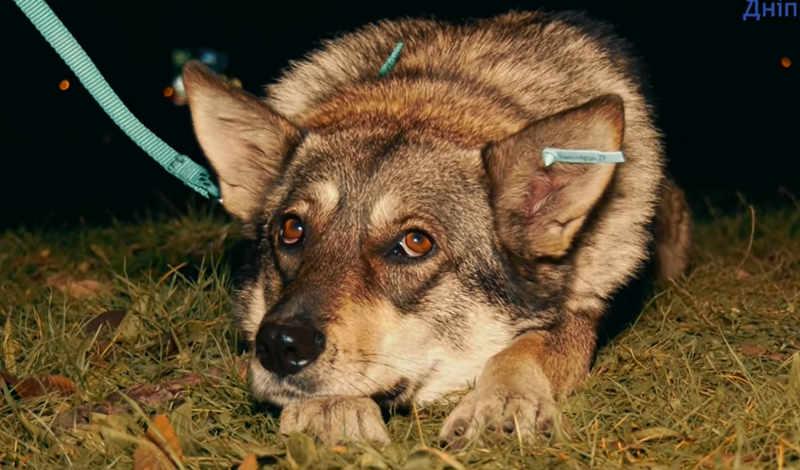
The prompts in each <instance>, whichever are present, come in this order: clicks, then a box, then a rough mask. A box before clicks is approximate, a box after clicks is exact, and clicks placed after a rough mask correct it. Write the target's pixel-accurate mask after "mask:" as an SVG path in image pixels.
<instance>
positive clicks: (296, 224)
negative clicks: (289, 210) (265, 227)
mask: <svg viewBox="0 0 800 470" xmlns="http://www.w3.org/2000/svg"><path fill="white" fill-rule="evenodd" d="M302 237H303V222H302V221H301V220H300V219H298V218H297V217H289V218H287V219H286V220H285V221H284V222H283V226H282V227H281V241H282V242H283V243H284V244H285V245H293V244H295V243H297V242H298V241H299V240H300V239H301V238H302Z"/></svg>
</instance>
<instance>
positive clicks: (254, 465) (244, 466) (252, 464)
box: [237, 454, 258, 470]
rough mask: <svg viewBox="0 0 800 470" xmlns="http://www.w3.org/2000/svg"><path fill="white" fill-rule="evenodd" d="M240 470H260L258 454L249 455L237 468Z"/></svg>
mask: <svg viewBox="0 0 800 470" xmlns="http://www.w3.org/2000/svg"><path fill="white" fill-rule="evenodd" d="M237 469H238V470H258V458H256V454H247V457H245V458H244V460H242V463H241V464H239V467H237Z"/></svg>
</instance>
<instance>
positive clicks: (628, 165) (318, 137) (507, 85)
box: [183, 11, 691, 445]
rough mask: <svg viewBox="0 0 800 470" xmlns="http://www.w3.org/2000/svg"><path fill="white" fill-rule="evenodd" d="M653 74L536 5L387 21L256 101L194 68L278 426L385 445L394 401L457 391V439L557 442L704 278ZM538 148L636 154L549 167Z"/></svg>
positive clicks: (253, 369) (197, 127) (247, 329)
mask: <svg viewBox="0 0 800 470" xmlns="http://www.w3.org/2000/svg"><path fill="white" fill-rule="evenodd" d="M399 42H402V49H400V54H399V55H398V56H397V57H396V62H395V63H394V65H393V66H391V64H390V65H389V67H388V68H389V69H390V70H388V72H386V73H379V71H380V70H381V68H382V67H383V66H384V64H385V63H386V62H387V58H388V57H389V56H390V54H392V52H393V51H394V50H395V46H396V45H397V43H399ZM643 75H644V74H643V73H642V72H641V67H640V65H639V62H638V59H637V58H636V55H635V54H634V53H633V52H632V48H631V47H630V46H629V45H628V43H627V42H626V41H625V40H624V39H622V38H621V37H619V36H617V35H616V34H615V33H614V31H613V29H612V28H611V27H610V26H608V25H606V24H605V23H603V22H599V21H596V20H593V19H592V18H591V17H589V16H587V15H586V14H585V13H581V12H566V13H549V12H542V11H537V12H517V11H513V12H510V13H507V14H503V15H499V16H496V17H493V18H488V19H473V20H469V21H465V22H462V23H448V22H444V21H440V20H436V19H409V18H405V19H398V20H393V21H389V20H386V21H381V22H377V23H372V24H369V25H366V26H364V27H362V28H361V29H359V30H356V31H354V32H350V33H347V34H344V35H342V36H340V37H338V38H336V39H331V40H325V41H322V43H321V44H320V45H319V46H318V47H317V48H316V49H315V50H313V51H312V52H310V53H309V54H308V55H306V56H305V57H304V58H303V59H302V60H300V61H298V62H293V63H291V66H290V67H289V68H288V69H287V70H285V71H284V72H283V73H282V75H281V77H280V78H279V79H278V80H276V81H275V83H274V84H272V85H269V86H267V87H266V97H265V98H257V97H255V96H254V95H251V94H249V93H247V92H245V91H243V90H241V89H238V88H234V87H232V86H231V85H230V84H228V83H227V82H225V81H224V80H222V79H221V78H219V77H217V76H216V75H215V74H214V73H212V72H210V71H209V70H208V69H207V68H206V67H205V66H204V65H202V64H200V63H197V62H191V63H189V64H187V65H186V66H185V68H184V71H183V77H184V83H185V87H186V92H187V97H188V100H189V109H190V114H191V119H192V123H193V128H194V132H195V135H196V137H197V140H198V143H199V145H200V146H201V148H202V150H203V152H204V154H205V155H206V157H207V159H208V161H209V162H210V164H211V166H212V168H213V170H214V172H215V173H216V175H217V177H218V179H219V183H220V188H221V194H222V205H223V207H224V208H225V210H226V211H227V213H229V214H230V216H232V217H233V218H235V219H237V220H238V221H240V223H241V229H242V230H241V242H240V243H241V246H240V247H239V249H240V254H241V256H240V259H241V260H242V263H241V264H240V265H238V267H236V269H235V270H234V272H233V276H232V277H233V294H232V297H233V298H234V300H235V318H236V319H237V324H238V326H239V328H240V330H241V333H242V337H243V338H244V340H245V341H246V342H247V344H248V345H250V349H251V350H252V355H251V362H250V363H249V381H250V388H251V390H252V394H253V397H254V399H255V400H257V401H261V402H267V403H270V404H273V405H275V406H277V407H279V408H281V409H282V410H281V414H280V432H281V433H283V434H290V433H293V432H308V433H311V434H313V435H315V436H316V437H317V438H319V439H320V440H322V441H323V442H328V443H335V442H341V441H345V440H361V441H367V442H372V443H376V444H382V443H386V442H388V441H389V436H388V433H387V427H386V424H385V421H384V419H383V417H382V414H381V408H382V407H389V406H392V405H409V404H415V405H417V406H426V405H429V404H430V403H433V402H436V401H439V400H445V399H447V397H451V396H453V395H454V394H457V393H458V392H459V391H466V392H467V393H466V395H464V396H463V398H462V399H460V401H459V402H458V404H457V405H456V406H455V408H454V409H453V411H452V412H451V413H450V414H449V415H448V416H447V418H446V420H445V421H444V424H443V426H442V428H441V432H440V436H441V438H442V439H443V440H444V441H446V442H449V443H451V444H453V445H458V443H464V442H467V441H469V440H471V439H473V438H477V437H480V436H481V433H482V432H483V431H484V430H486V429H488V430H490V431H491V430H494V431H496V432H500V433H514V434H519V435H521V436H525V437H530V436H532V435H533V434H535V433H536V432H538V431H539V430H541V429H545V428H546V427H547V425H548V424H550V423H551V422H552V419H553V417H554V416H556V413H557V403H558V401H559V400H560V399H562V398H564V397H566V396H568V395H570V394H571V393H572V392H574V391H575V390H576V389H578V388H579V387H580V386H581V385H582V384H583V383H584V381H585V379H586V378H587V376H588V374H589V372H590V368H591V365H592V362H593V359H594V356H595V354H596V352H597V350H598V348H599V347H601V346H602V344H604V342H605V341H606V340H607V339H608V338H610V337H612V336H613V334H616V333H614V331H617V330H618V329H619V327H617V326H615V325H622V327H624V326H625V325H627V324H629V322H630V319H631V318H634V317H635V316H636V315H637V314H638V312H639V311H640V310H641V309H642V308H643V306H644V303H645V302H646V300H647V299H648V296H649V295H652V294H650V292H651V291H652V289H653V286H654V285H655V284H654V283H656V282H658V280H659V279H671V278H674V277H676V276H681V275H683V273H685V271H686V270H687V269H688V266H689V262H690V248H691V240H690V236H689V234H690V232H691V230H690V229H691V213H690V211H689V208H688V205H687V202H686V200H685V197H684V194H683V192H682V191H681V190H680V189H679V188H678V187H677V186H676V184H675V183H674V181H673V180H672V178H671V177H669V176H668V175H667V173H666V171H665V167H666V157H665V155H664V149H663V143H662V140H663V136H662V134H661V133H660V131H659V130H658V129H657V127H656V125H655V124H654V122H655V121H654V119H655V118H654V112H653V110H652V104H651V102H650V101H649V100H648V98H647V85H646V83H645V81H644V78H643ZM546 147H553V148H559V149H591V150H597V151H602V152H615V151H621V152H622V153H623V155H624V159H625V161H624V162H623V163H599V164H594V163H574V162H573V163H569V162H567V163H565V162H556V163H554V164H552V165H550V166H548V165H545V163H544V161H543V158H542V150H543V149H544V148H546ZM615 328H616V330H615Z"/></svg>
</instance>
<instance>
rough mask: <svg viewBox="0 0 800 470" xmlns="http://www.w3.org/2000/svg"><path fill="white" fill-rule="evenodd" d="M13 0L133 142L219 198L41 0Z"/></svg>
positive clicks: (206, 176)
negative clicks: (137, 114)
mask: <svg viewBox="0 0 800 470" xmlns="http://www.w3.org/2000/svg"><path fill="white" fill-rule="evenodd" d="M14 1H15V2H16V4H17V6H18V7H20V9H22V11H23V12H24V13H25V15H26V16H27V17H28V19H29V20H31V22H32V23H33V25H34V26H36V29H38V30H39V32H40V33H42V35H43V36H44V37H45V39H47V42H49V43H50V45H51V46H53V49H55V50H56V52H58V55H60V56H61V58H62V59H63V60H64V62H66V63H67V65H68V66H69V68H70V69H72V72H73V73H75V75H76V76H77V77H78V80H80V82H81V83H82V84H83V86H84V87H86V89H87V90H89V93H90V94H91V95H92V96H93V97H94V99H95V100H97V102H98V103H99V104H100V106H101V107H102V108H103V110H104V111H105V112H106V114H108V115H109V117H111V119H112V120H113V121H114V122H115V123H116V124H117V126H119V127H120V129H122V131H123V132H125V134H127V135H128V137H130V138H131V139H132V140H133V141H134V142H135V143H136V145H138V146H139V147H141V148H142V150H144V151H145V152H147V154H148V155H150V156H151V157H153V159H154V160H155V161H157V162H158V163H159V164H161V166H163V167H164V168H165V169H166V170H167V171H168V172H170V173H172V174H173V175H174V176H175V177H177V178H178V179H180V180H181V181H183V182H184V184H186V185H187V186H189V187H190V188H192V189H194V190H195V191H197V192H198V193H200V194H202V195H203V196H205V197H207V198H214V199H219V197H220V193H219V188H217V186H216V185H215V184H214V183H213V182H212V181H211V177H210V175H209V174H208V172H207V171H206V169H205V168H203V167H201V166H200V165H198V164H197V163H195V162H194V161H192V160H191V159H190V158H189V157H187V156H186V155H181V154H179V153H178V152H176V151H175V150H174V149H173V148H172V147H170V146H169V145H167V144H166V143H165V142H164V141H162V140H161V139H159V138H158V137H157V136H156V135H155V134H153V133H152V132H151V131H150V130H149V129H147V128H146V127H145V126H144V125H143V124H142V123H141V122H140V121H139V120H138V119H136V117H135V116H134V115H133V114H132V113H131V112H130V110H128V108H126V107H125V105H124V104H123V103H122V101H121V100H120V99H119V97H118V96H117V94H116V93H114V90H112V89H111V87H110V86H109V85H108V82H106V80H105V79H104V78H103V76H102V75H101V74H100V71H99V70H97V67H95V65H94V64H93V63H92V61H91V59H89V56H88V55H86V52H84V50H83V49H82V48H81V46H80V45H79V44H78V42H77V41H76V40H75V38H74V37H73V36H72V34H70V32H69V31H68V30H67V28H66V27H65V26H64V24H63V23H62V22H61V20H59V19H58V17H57V16H56V14H55V13H53V10H51V9H50V7H49V6H48V5H47V3H45V2H44V0H14Z"/></svg>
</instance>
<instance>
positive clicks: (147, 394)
mask: <svg viewBox="0 0 800 470" xmlns="http://www.w3.org/2000/svg"><path fill="white" fill-rule="evenodd" d="M221 377H223V371H222V370H220V369H215V368H211V369H207V370H206V371H204V372H203V374H202V375H199V374H186V375H183V376H181V377H178V378H176V379H172V380H169V381H166V382H162V383H160V384H139V385H134V386H133V387H130V388H128V389H127V390H126V391H125V392H124V393H125V394H126V395H127V396H128V397H129V398H130V399H132V400H134V401H135V402H138V403H140V404H142V405H145V406H149V407H152V408H156V407H158V406H159V405H161V404H163V403H165V402H167V401H169V400H173V399H175V398H179V397H180V395H181V393H182V392H184V391H185V390H186V389H187V388H189V387H192V386H195V385H198V384H200V383H201V382H202V381H203V380H208V381H210V382H211V383H216V382H217V381H218V380H219V379H220V378H221ZM127 411H130V406H129V405H128V403H127V402H126V401H125V400H124V399H123V398H122V397H121V396H120V393H119V392H114V393H112V394H110V395H109V396H107V397H106V398H105V399H104V400H103V401H102V402H94V403H86V404H84V405H81V406H79V407H77V408H73V409H70V410H67V411H65V412H64V413H61V414H59V416H58V417H57V418H56V420H55V422H54V426H56V427H61V428H64V429H72V428H73V427H75V426H77V425H81V424H87V423H88V422H89V418H90V416H91V414H92V413H103V414H107V415H111V414H116V413H125V412H127Z"/></svg>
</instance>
